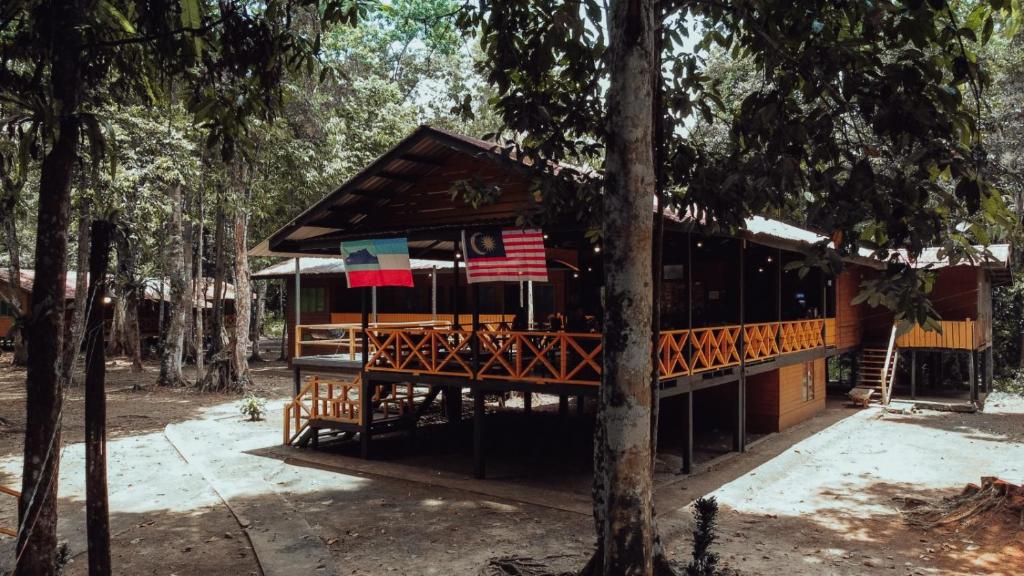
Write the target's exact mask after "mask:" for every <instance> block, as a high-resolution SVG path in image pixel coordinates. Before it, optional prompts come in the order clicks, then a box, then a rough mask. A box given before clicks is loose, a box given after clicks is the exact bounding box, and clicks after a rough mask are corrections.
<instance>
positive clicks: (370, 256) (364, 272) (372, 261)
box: [341, 238, 412, 288]
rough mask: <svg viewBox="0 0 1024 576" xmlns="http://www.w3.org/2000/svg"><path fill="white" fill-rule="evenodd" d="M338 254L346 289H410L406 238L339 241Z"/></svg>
mask: <svg viewBox="0 0 1024 576" xmlns="http://www.w3.org/2000/svg"><path fill="white" fill-rule="evenodd" d="M341 255H342V256H344V258H345V277H346V278H348V287H349V288H360V287H363V286H412V268H410V266H409V242H408V241H407V240H406V239H405V238H383V239H377V240H356V241H354V242H342V243H341Z"/></svg>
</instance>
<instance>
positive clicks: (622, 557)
mask: <svg viewBox="0 0 1024 576" xmlns="http://www.w3.org/2000/svg"><path fill="white" fill-rule="evenodd" d="M609 24H610V27H609V39H610V44H609V54H610V82H609V87H608V149H607V152H606V158H605V170H606V190H605V194H604V200H603V202H604V206H603V215H604V220H603V231H602V232H603V238H605V239H606V240H607V241H606V243H605V245H604V248H605V250H604V281H605V315H604V359H603V362H604V367H603V368H604V369H603V378H602V382H601V389H600V402H599V411H598V422H597V428H598V429H597V431H596V438H595V440H596V442H595V449H594V517H595V523H596V528H597V534H598V549H599V552H600V559H599V562H598V563H599V564H600V570H599V571H597V572H598V573H601V574H616V575H618V574H651V573H653V571H654V564H653V558H654V544H655V538H654V527H653V500H652V468H651V466H652V464H651V463H652V458H651V444H650V434H651V428H650V426H651V409H652V402H651V397H652V395H651V392H650V381H651V380H650V378H651V370H652V363H651V350H650V346H651V329H652V326H651V319H652V301H651V300H652V299H651V283H652V275H651V272H652V269H651V249H652V246H651V234H652V224H653V218H652V217H651V216H652V214H651V209H652V207H653V206H654V189H655V173H654V146H653V122H652V115H651V110H652V107H653V86H654V76H653V75H654V72H655V65H654V57H655V44H654V36H655V34H654V30H655V27H654V7H653V5H652V2H651V0H630V1H616V2H613V3H612V5H611V11H610V14H609Z"/></svg>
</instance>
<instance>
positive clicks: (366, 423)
mask: <svg viewBox="0 0 1024 576" xmlns="http://www.w3.org/2000/svg"><path fill="white" fill-rule="evenodd" d="M361 296H362V298H361V303H360V308H361V309H360V316H361V318H360V323H361V324H362V327H363V335H362V348H363V349H362V354H361V357H362V358H361V363H362V371H361V372H360V377H359V382H360V384H361V385H360V387H359V420H360V421H361V422H362V427H361V428H360V430H359V455H360V456H361V457H362V458H364V459H368V458H369V457H370V435H371V432H370V427H371V426H372V425H373V386H372V385H371V384H370V378H369V373H368V372H367V371H366V365H367V362H368V361H369V359H370V315H369V310H368V304H369V302H368V300H369V298H370V289H369V288H363V290H362V295H361Z"/></svg>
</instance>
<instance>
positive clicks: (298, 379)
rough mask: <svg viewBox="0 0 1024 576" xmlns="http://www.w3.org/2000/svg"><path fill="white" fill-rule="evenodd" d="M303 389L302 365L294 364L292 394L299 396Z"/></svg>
mask: <svg viewBox="0 0 1024 576" xmlns="http://www.w3.org/2000/svg"><path fill="white" fill-rule="evenodd" d="M301 391H302V367H301V366H299V365H298V364H294V363H293V364H292V396H293V397H295V396H298V395H299V392H301Z"/></svg>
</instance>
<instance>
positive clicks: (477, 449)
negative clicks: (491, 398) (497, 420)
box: [473, 388, 486, 478]
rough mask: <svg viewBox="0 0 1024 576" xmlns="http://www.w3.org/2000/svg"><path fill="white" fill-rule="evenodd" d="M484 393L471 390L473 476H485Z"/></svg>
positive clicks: (475, 389) (476, 389)
mask: <svg viewBox="0 0 1024 576" xmlns="http://www.w3.org/2000/svg"><path fill="white" fill-rule="evenodd" d="M484 409H485V406H484V392H483V390H480V389H479V388H474V389H473V476H474V477H476V478H483V477H484V476H485V475H486V469H485V464H486V462H485V460H484Z"/></svg>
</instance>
